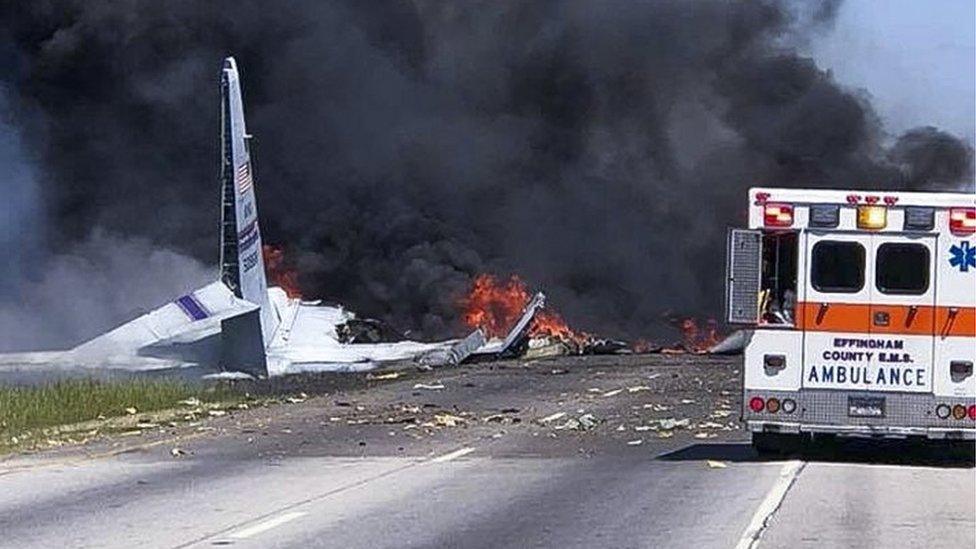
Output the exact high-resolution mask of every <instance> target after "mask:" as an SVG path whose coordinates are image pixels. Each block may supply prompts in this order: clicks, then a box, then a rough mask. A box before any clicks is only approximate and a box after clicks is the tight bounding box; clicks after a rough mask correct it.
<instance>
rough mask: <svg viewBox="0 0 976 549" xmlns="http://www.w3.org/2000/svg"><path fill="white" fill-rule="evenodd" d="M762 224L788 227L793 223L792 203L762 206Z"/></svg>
mask: <svg viewBox="0 0 976 549" xmlns="http://www.w3.org/2000/svg"><path fill="white" fill-rule="evenodd" d="M763 224H764V225H766V226H767V227H789V226H790V225H792V224H793V205H792V204H781V203H776V204H774V203H770V204H766V205H765V206H764V207H763Z"/></svg>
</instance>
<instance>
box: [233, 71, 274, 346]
mask: <svg viewBox="0 0 976 549" xmlns="http://www.w3.org/2000/svg"><path fill="white" fill-rule="evenodd" d="M220 92H221V93H220V95H221V117H220V118H221V167H220V182H221V187H220V188H221V232H220V279H221V281H223V283H224V284H225V285H226V286H227V287H228V288H230V290H231V291H232V292H234V294H235V295H236V296H237V297H239V298H241V299H244V300H247V301H249V302H251V303H253V304H255V305H257V306H258V307H260V324H261V336H262V340H263V342H264V346H265V347H267V346H268V344H269V343H270V342H271V339H272V338H273V337H274V333H275V330H276V329H277V328H278V318H277V315H276V313H275V310H274V308H273V307H272V306H271V303H270V301H269V299H268V283H267V279H266V278H265V271H264V258H263V257H262V249H261V229H260V227H259V225H258V207H257V200H256V197H255V193H254V167H253V165H252V163H251V156H250V151H249V147H248V140H249V139H250V137H251V136H250V135H248V133H247V128H246V126H245V124H244V102H243V99H242V97H241V80H240V74H239V73H238V71H237V63H236V62H235V61H234V58H233V57H228V58H226V59H225V60H224V65H223V69H222V70H221V77H220Z"/></svg>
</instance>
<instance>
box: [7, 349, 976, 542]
mask: <svg viewBox="0 0 976 549" xmlns="http://www.w3.org/2000/svg"><path fill="white" fill-rule="evenodd" d="M357 379H358V381H354V382H348V381H336V379H334V378H329V379H304V380H292V381H288V382H287V383H296V384H297V385H296V386H295V387H286V388H285V389H286V390H289V391H297V390H304V391H306V392H307V393H308V394H310V395H312V396H311V397H310V398H309V399H308V400H306V401H304V402H300V403H296V404H287V405H282V406H278V407H273V408H264V409H252V410H246V411H242V412H240V413H234V414H231V415H230V416H225V417H220V418H215V419H214V420H212V421H210V422H207V423H206V424H204V425H190V426H184V427H180V428H177V429H170V430H165V429H163V430H160V431H158V432H147V433H145V434H143V435H140V436H133V437H125V438H124V439H105V440H101V441H98V442H95V443H93V444H90V445H87V446H85V447H81V448H78V447H74V448H67V449H61V450H57V451H47V452H44V453H41V454H36V455H26V456H13V457H8V458H6V459H5V460H3V461H2V462H0V546H4V547H133V546H143V547H213V546H228V545H229V546H234V547H306V546H313V547H343V548H349V547H750V546H758V547H793V546H797V547H953V548H958V547H973V546H974V545H976V473H974V469H973V468H972V463H971V462H969V461H967V460H962V461H959V460H957V459H948V458H945V457H944V456H945V455H944V453H943V452H942V451H941V449H940V448H937V447H935V448H933V447H926V446H914V445H904V444H886V445H881V446H878V445H874V444H866V443H851V444H846V445H842V446H841V447H839V448H832V449H830V450H829V451H826V450H821V451H814V452H810V453H807V454H804V455H799V456H792V457H790V458H789V459H782V460H767V459H761V458H760V457H759V456H757V455H756V454H754V453H753V452H752V450H751V448H750V447H749V446H748V444H747V443H746V441H747V435H746V434H744V433H742V431H741V429H736V428H735V426H736V423H737V422H736V420H735V414H734V413H731V414H730V413H728V412H729V410H734V409H735V407H736V406H738V401H737V397H736V394H737V393H736V391H737V381H736V380H737V365H736V363H735V361H727V360H716V359H709V360H704V359H697V358H692V357H677V358H667V357H658V358H632V359H626V360H623V361H620V360H608V359H589V360H581V359H575V360H569V361H567V360H563V361H557V362H552V361H542V362H535V363H529V364H520V363H507V364H502V365H498V364H483V365H475V366H469V367H465V368H462V369H459V370H454V371H450V372H428V373H410V374H407V375H403V376H401V377H400V378H398V379H395V380H387V381H382V382H368V381H365V379H364V378H362V377H360V378H357ZM418 384H422V385H420V386H418ZM441 386H443V388H439V387H441ZM278 389H281V387H279V388H278ZM558 414H565V415H558ZM587 414H591V417H592V418H593V420H594V421H593V423H592V425H591V424H590V422H589V421H588V420H586V419H582V420H581V419H580V418H583V416H586V415H587ZM684 419H687V420H688V425H687V426H681V425H680V423H681V422H682V421H681V420H684ZM661 420H664V422H663V423H662V422H661ZM670 421H676V422H678V423H679V425H678V426H676V427H674V426H672V425H670V424H669V422H670ZM587 426H589V428H587ZM637 441H640V442H637ZM174 450H176V451H175V452H174ZM174 453H175V454H176V455H174Z"/></svg>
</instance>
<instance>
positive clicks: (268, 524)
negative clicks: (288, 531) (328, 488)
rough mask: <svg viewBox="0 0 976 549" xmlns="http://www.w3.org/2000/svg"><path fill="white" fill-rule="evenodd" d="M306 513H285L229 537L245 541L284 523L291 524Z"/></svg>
mask: <svg viewBox="0 0 976 549" xmlns="http://www.w3.org/2000/svg"><path fill="white" fill-rule="evenodd" d="M305 514H306V513H304V512H302V511H292V512H291V513H285V514H284V515H278V516H277V517H274V518H270V519H268V520H266V521H263V522H259V523H257V524H255V525H254V526H249V527H247V528H244V529H243V530H238V531H237V532H234V533H233V534H231V535H230V537H232V538H234V539H247V538H250V537H253V536H256V535H258V534H260V533H262V532H267V531H268V530H270V529H272V528H275V527H278V526H281V525H282V524H284V523H286V522H291V521H293V520H295V519H297V518H299V517H303V516H305Z"/></svg>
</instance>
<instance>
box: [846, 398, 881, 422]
mask: <svg viewBox="0 0 976 549" xmlns="http://www.w3.org/2000/svg"><path fill="white" fill-rule="evenodd" d="M847 415H848V416H851V417H884V415H885V397H876V396H852V397H847Z"/></svg>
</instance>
